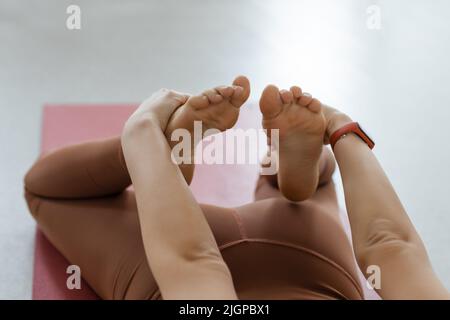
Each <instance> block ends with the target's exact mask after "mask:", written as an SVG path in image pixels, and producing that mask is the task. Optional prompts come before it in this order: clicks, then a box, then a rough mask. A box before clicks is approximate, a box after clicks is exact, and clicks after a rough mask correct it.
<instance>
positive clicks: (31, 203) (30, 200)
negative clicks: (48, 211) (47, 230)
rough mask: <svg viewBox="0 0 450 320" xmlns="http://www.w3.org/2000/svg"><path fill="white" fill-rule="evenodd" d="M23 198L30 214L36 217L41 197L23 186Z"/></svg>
mask: <svg viewBox="0 0 450 320" xmlns="http://www.w3.org/2000/svg"><path fill="white" fill-rule="evenodd" d="M24 198H25V201H26V203H27V206H28V209H29V210H30V213H31V215H32V216H33V217H34V218H35V219H37V216H38V212H39V207H40V205H41V199H40V198H39V196H37V195H35V194H34V193H32V192H30V191H28V189H27V187H26V186H25V188H24Z"/></svg>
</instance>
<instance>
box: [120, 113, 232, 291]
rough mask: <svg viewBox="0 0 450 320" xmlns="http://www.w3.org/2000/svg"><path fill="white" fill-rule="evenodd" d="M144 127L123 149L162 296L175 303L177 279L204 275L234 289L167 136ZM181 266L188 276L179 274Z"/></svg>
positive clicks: (128, 132)
mask: <svg viewBox="0 0 450 320" xmlns="http://www.w3.org/2000/svg"><path fill="white" fill-rule="evenodd" d="M140 122H141V123H140V124H138V125H134V126H132V128H131V129H127V128H126V129H125V130H124V136H123V139H122V145H123V149H124V153H125V160H126V163H127V166H128V170H129V173H130V176H131V180H132V181H133V186H134V188H135V193H136V200H137V205H138V212H139V219H140V224H141V232H142V236H143V241H144V247H145V250H146V254H147V258H148V261H149V264H150V266H151V268H152V271H153V272H154V273H155V277H156V279H157V280H158V283H159V285H160V287H161V290H162V291H163V290H164V289H166V290H165V292H163V295H164V294H165V298H171V297H174V296H172V295H171V294H172V293H173V294H175V292H174V290H170V289H168V288H171V287H172V286H176V285H177V281H175V279H177V277H179V276H181V275H186V273H187V274H189V275H190V276H192V274H194V273H195V274H196V276H194V278H198V276H199V275H200V274H202V273H203V274H205V275H206V278H208V277H210V276H211V277H212V278H215V279H216V278H221V277H222V278H223V279H225V280H224V281H228V282H229V286H230V287H232V282H231V277H230V276H229V271H228V269H227V267H226V265H225V263H224V262H223V260H222V257H221V254H220V251H219V249H218V247H217V244H216V242H215V239H214V236H213V234H212V232H211V230H210V228H209V225H208V223H207V222H206V219H205V217H204V215H203V212H202V211H201V209H200V207H199V205H198V204H197V202H196V201H195V199H194V198H193V196H192V194H191V192H190V190H189V187H188V185H187V184H186V182H185V179H184V177H183V176H182V174H181V172H180V170H179V168H178V167H177V166H176V164H174V163H173V162H172V160H171V156H170V148H169V145H168V143H167V141H166V139H165V136H164V134H163V133H162V131H161V129H160V128H159V127H158V126H157V125H155V124H154V123H152V122H151V121H147V120H143V121H140ZM181 265H184V266H185V268H184V270H183V268H181V270H180V266H181ZM211 265H213V266H215V267H214V268H211V267H210V266H211ZM190 266H195V267H193V268H190ZM188 277H189V276H188ZM179 280H181V281H186V280H185V279H179ZM188 287H189V286H188ZM180 288H182V286H180ZM175 291H176V290H175ZM168 292H169V293H168ZM168 294H169V295H170V296H168Z"/></svg>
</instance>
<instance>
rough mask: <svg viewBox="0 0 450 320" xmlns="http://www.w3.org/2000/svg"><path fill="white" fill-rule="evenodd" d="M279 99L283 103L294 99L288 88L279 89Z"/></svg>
mask: <svg viewBox="0 0 450 320" xmlns="http://www.w3.org/2000/svg"><path fill="white" fill-rule="evenodd" d="M280 96H281V100H282V101H283V103H284V104H289V103H292V102H293V101H294V95H293V94H292V92H291V91H288V90H281V91H280Z"/></svg>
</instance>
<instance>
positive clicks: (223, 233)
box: [25, 137, 363, 299]
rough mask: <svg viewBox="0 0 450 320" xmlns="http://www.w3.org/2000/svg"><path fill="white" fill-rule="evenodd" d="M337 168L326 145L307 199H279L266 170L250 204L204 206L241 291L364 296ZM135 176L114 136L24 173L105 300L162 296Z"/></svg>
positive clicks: (64, 249) (38, 213) (58, 235)
mask: <svg viewBox="0 0 450 320" xmlns="http://www.w3.org/2000/svg"><path fill="white" fill-rule="evenodd" d="M334 167H335V163H334V159H333V157H332V155H331V154H330V152H329V151H328V150H327V149H324V152H323V154H322V157H321V178H320V181H321V182H320V184H319V187H318V189H317V191H316V193H315V194H314V195H313V197H311V199H309V200H307V201H304V202H301V203H291V202H289V201H287V200H286V199H284V198H283V197H282V195H281V194H280V192H279V190H278V188H277V185H276V177H260V179H259V181H258V183H257V187H256V192H255V201H254V202H253V203H250V204H247V205H244V206H242V207H238V208H220V207H215V206H211V205H201V208H202V210H203V212H204V214H205V216H206V219H207V221H208V223H209V225H210V227H211V229H212V231H213V233H214V236H215V239H216V241H217V244H218V246H219V248H220V250H221V253H222V256H223V258H224V260H225V262H226V263H227V265H228V267H229V268H230V271H231V274H232V276H233V282H234V285H235V288H236V291H237V294H238V297H239V298H241V299H361V298H363V293H362V289H361V286H360V283H359V281H358V275H357V271H356V270H357V269H356V266H355V263H354V259H353V253H352V249H351V246H350V243H349V241H348V239H347V236H346V234H345V232H344V230H343V228H342V225H341V224H340V221H339V217H338V206H337V201H336V195H335V190H334V185H333V182H332V180H331V175H332V173H333V170H334ZM130 183H131V181H130V177H129V175H128V171H127V169H126V166H125V162H124V159H123V153H122V149H121V144H120V137H114V138H111V139H107V140H101V141H93V142H87V143H83V144H78V145H73V146H69V147H66V148H63V149H60V150H57V151H55V152H52V153H50V154H48V155H46V156H44V157H42V158H40V159H39V160H38V161H37V162H36V163H35V164H34V166H33V167H32V168H31V169H30V171H29V172H28V174H27V175H26V177H25V197H26V200H27V203H28V206H29V208H30V211H31V213H32V215H33V217H34V218H35V219H36V221H37V223H38V225H39V228H40V229H41V230H42V231H43V233H44V234H45V235H46V236H47V238H48V239H49V240H50V241H51V243H52V244H53V245H54V246H55V247H56V248H57V249H58V250H59V251H60V252H61V253H62V254H63V255H64V256H65V257H66V258H67V259H68V260H69V261H70V262H71V263H72V264H76V265H78V266H79V267H80V268H81V272H82V276H83V278H84V279H85V280H86V281H87V282H88V283H89V285H90V286H91V287H92V289H93V290H94V291H95V292H96V293H97V294H98V295H99V296H100V297H101V298H103V299H159V298H160V293H159V290H158V285H157V283H156V281H155V279H154V277H153V275H152V272H151V270H150V268H149V265H148V262H147V260H146V255H145V252H144V247H143V242H142V237H141V233H140V226H139V219H138V214H137V207H136V200H135V196H134V193H133V191H132V190H129V189H127V188H128V187H129V186H130ZM211 183H217V182H216V181H211ZM299 183H301V182H299ZM155 187H157V186H155ZM161 214H165V212H161ZM186 232H189V230H186Z"/></svg>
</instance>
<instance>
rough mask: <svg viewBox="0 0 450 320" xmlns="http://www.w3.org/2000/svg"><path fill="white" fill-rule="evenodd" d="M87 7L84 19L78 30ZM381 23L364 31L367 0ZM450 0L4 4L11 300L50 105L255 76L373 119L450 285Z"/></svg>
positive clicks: (0, 240)
mask: <svg viewBox="0 0 450 320" xmlns="http://www.w3.org/2000/svg"><path fill="white" fill-rule="evenodd" d="M72 3H74V4H78V5H80V6H81V10H82V29H81V30H80V31H68V30H67V29H66V26H65V20H66V17H67V15H66V12H65V11H66V7H67V6H68V5H69V4H72ZM373 4H375V5H379V6H380V8H381V10H382V16H381V17H382V29H381V30H378V31H374V30H369V29H368V28H367V27H366V20H367V13H366V9H367V7H368V6H369V5H373ZM449 14H450V2H449V1H446V0H433V1H427V0H414V1H411V0H389V1H387V0H384V1H381V0H380V1H376V0H372V1H367V0H345V1H344V0H339V1H337V0H328V1H325V0H319V1H318V0H309V1H307V0H305V1H300V0H292V1H280V0H231V1H230V0H227V1H225V0H221V1H219V0H204V1H200V0H184V1H179V0H164V1H163V0H160V1H126V2H125V1H81V0H73V1H70V2H69V1H49V0H45V1H44V0H39V1H37V0H35V1H18V0H7V1H5V0H0V298H9V299H27V298H30V297H31V271H32V256H33V237H34V222H33V221H32V219H31V218H30V217H29V216H28V214H27V209H26V207H25V204H24V202H23V200H22V177H23V175H24V172H25V171H26V169H27V168H28V167H29V166H30V165H31V163H32V162H33V160H34V159H35V158H36V157H37V155H38V150H39V141H40V129H41V127H40V123H41V122H40V121H41V106H42V105H43V104H44V103H47V102H50V103H54V102H58V103H59V102H93V103H95V102H130V101H132V102H134V101H140V100H142V99H143V98H145V97H146V96H147V95H149V94H150V93H152V91H154V90H156V89H159V88H160V87H170V88H174V89H177V90H182V91H187V92H192V93H194V92H200V91H201V90H203V89H205V88H208V87H211V86H213V85H216V84H223V83H228V82H229V81H230V80H231V79H232V78H233V76H235V75H236V74H245V75H247V76H249V77H250V78H251V80H252V84H253V94H252V99H254V100H257V99H258V96H259V94H260V93H261V90H262V89H263V87H264V85H266V84H268V83H271V82H273V83H276V84H278V85H279V86H280V87H289V86H290V85H291V84H299V85H301V86H302V87H304V88H305V89H306V90H307V91H309V92H311V93H313V94H314V95H315V96H317V97H319V98H321V100H322V101H324V102H327V103H329V104H332V105H335V106H336V107H338V108H341V109H342V110H344V111H345V112H348V113H349V114H351V115H352V116H353V117H354V118H355V119H358V120H359V121H360V122H362V123H364V124H365V125H366V127H368V128H370V131H371V132H372V133H373V134H374V137H375V139H376V141H377V143H378V146H377V148H376V154H377V156H378V157H379V159H380V161H381V163H382V164H383V166H384V168H385V169H386V172H387V173H388V175H389V177H390V178H391V180H392V183H393V184H394V186H395V187H396V189H397V190H398V193H399V195H400V197H401V198H402V200H403V202H404V205H405V207H406V208H407V210H408V212H409V214H410V216H411V218H412V220H413V222H414V224H415V225H416V227H417V229H418V231H419V232H420V234H421V236H422V237H423V239H424V241H425V243H426V246H427V248H428V250H429V253H430V256H431V259H432V262H433V264H434V267H435V269H436V271H437V273H438V274H439V276H440V278H441V279H442V280H443V281H444V283H445V284H446V286H447V287H448V288H450V253H449V250H448V249H447V246H448V245H449V244H450V235H449V233H448V232H447V231H448V229H449V227H450V217H449V211H450V210H449V207H450V204H449V199H450V188H449V178H450V168H449V166H448V164H449V163H450V152H449V150H448V142H447V141H448V139H449V138H450V133H449V132H448V122H449V118H450V90H449V77H450V72H449V71H450V70H449V67H450V62H449V58H448V57H449V56H450V43H449V41H448V39H450V20H449V19H448V17H449Z"/></svg>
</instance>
